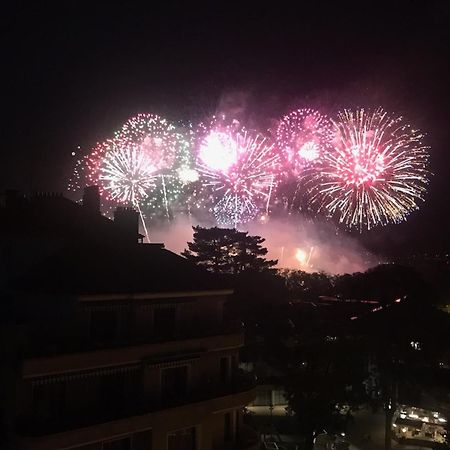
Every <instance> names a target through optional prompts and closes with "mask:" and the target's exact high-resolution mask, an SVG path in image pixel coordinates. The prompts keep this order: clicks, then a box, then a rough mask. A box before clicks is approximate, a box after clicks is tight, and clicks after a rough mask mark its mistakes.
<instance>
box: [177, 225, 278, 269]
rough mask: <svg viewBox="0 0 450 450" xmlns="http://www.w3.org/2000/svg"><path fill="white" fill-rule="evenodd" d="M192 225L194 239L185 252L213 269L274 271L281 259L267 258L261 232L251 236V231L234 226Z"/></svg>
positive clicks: (193, 260)
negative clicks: (209, 226) (210, 226)
mask: <svg viewBox="0 0 450 450" xmlns="http://www.w3.org/2000/svg"><path fill="white" fill-rule="evenodd" d="M192 228H193V230H194V236H193V242H188V249H186V250H184V252H183V253H182V255H183V256H184V257H186V258H187V259H188V260H190V261H192V262H194V263H195V264H197V265H199V266H202V267H205V268H206V269H208V270H209V271H211V272H218V273H228V274H239V273H242V272H244V271H254V272H270V271H273V270H274V269H273V267H274V266H275V265H276V264H277V262H278V261H276V260H267V259H266V258H265V255H267V248H265V247H263V246H262V244H263V243H264V241H265V239H264V238H262V237H260V236H249V234H248V232H246V231H238V230H236V229H233V228H231V229H230V228H218V227H213V228H203V227H200V226H196V227H192Z"/></svg>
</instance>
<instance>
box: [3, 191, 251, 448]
mask: <svg viewBox="0 0 450 450" xmlns="http://www.w3.org/2000/svg"><path fill="white" fill-rule="evenodd" d="M93 197H94V200H95V192H94V196H93ZM32 202H37V203H39V202H41V203H45V208H44V209H45V211H46V214H45V215H44V216H45V217H41V216H40V215H39V214H31V213H30V216H29V217H34V219H33V220H37V222H41V223H35V224H34V226H33V227H32V229H30V232H29V233H28V234H29V235H27V232H26V230H25V229H24V228H23V225H17V227H15V226H14V225H15V224H16V220H18V219H20V217H22V216H23V215H24V214H25V215H26V214H28V213H29V210H30V205H31V203H32ZM19 203H20V205H21V206H20V208H22V211H21V212H20V214H15V215H14V214H12V213H11V208H13V209H14V208H16V207H17V203H14V206H13V207H12V206H11V204H9V205H7V206H4V207H3V208H2V211H1V213H2V214H3V215H4V217H6V219H5V220H3V226H1V227H0V231H1V233H2V239H1V244H2V255H3V257H2V258H3V262H4V265H5V267H10V268H11V267H14V268H15V270H9V272H8V274H7V276H5V279H4V280H3V281H2V291H3V293H4V298H5V299H6V300H5V302H4V307H5V308H6V309H7V312H8V313H7V314H6V315H4V320H3V322H2V333H3V335H4V336H5V337H6V338H7V339H8V340H9V346H8V349H7V350H6V346H5V348H4V349H3V356H2V360H3V366H4V367H5V369H6V370H5V372H4V373H5V374H7V375H5V376H4V383H3V389H2V391H3V392H2V397H3V399H4V400H5V401H4V402H3V408H2V422H3V425H2V427H3V430H4V431H5V435H7V436H8V438H7V439H5V440H4V442H5V445H8V446H9V447H5V448H17V449H24V450H25V449H43V450H53V449H78V450H144V449H145V450H150V449H153V450H155V449H157V450H166V449H167V450H203V449H204V450H210V449H211V450H222V449H256V448H258V440H257V437H256V435H255V433H254V432H253V431H252V430H250V429H249V428H248V427H246V426H245V425H244V423H243V413H242V411H243V408H244V407H245V406H246V405H247V404H248V403H250V402H251V401H252V400H253V398H254V396H255V391H254V380H253V379H252V377H251V376H249V375H248V374H244V373H242V372H240V371H239V369H238V362H239V349H240V347H241V346H242V345H243V332H242V328H241V326H240V325H239V324H236V323H232V322H230V321H228V320H227V318H226V317H225V315H224V308H223V307H224V303H225V302H226V300H227V297H228V296H229V295H230V294H231V293H232V290H231V289H229V288H228V287H227V283H226V282H225V281H224V280H222V279H220V278H217V277H215V276H213V275H211V274H209V273H206V272H204V271H202V270H200V269H199V268H197V267H195V266H192V265H191V264H190V263H189V262H187V261H186V260H185V259H184V258H182V257H179V256H178V255H175V254H174V253H172V252H170V251H168V250H166V249H165V248H164V246H163V245H161V244H143V243H139V240H140V236H139V234H138V232H137V220H138V217H137V214H136V213H135V212H134V211H132V210H121V211H120V213H119V214H118V216H117V217H116V219H117V220H116V223H115V222H114V221H111V220H109V219H106V218H104V217H101V218H100V217H99V213H98V211H96V208H97V207H96V206H95V205H96V201H94V202H91V203H89V202H87V204H88V205H90V206H92V204H94V208H93V209H92V208H91V207H86V203H85V206H84V207H83V206H82V205H78V204H75V203H73V202H70V201H69V200H67V199H64V198H61V197H52V196H41V197H39V199H34V200H27V201H26V202H24V201H23V199H22V200H21V202H19ZM52 203H53V204H55V205H60V206H61V205H63V207H61V208H59V207H57V206H56V207H55V211H53V212H52V213H51V214H49V211H52V208H51V204H52ZM41 207H42V205H41ZM8 208H9V211H8ZM20 208H19V209H20ZM27 208H28V213H27ZM33 208H35V209H36V210H39V206H36V204H35V205H34V206H33ZM42 210H43V209H41V211H42ZM62 211H65V212H64V213H63V212H62ZM68 211H69V213H68ZM61 214H66V216H67V217H66V220H68V221H70V222H71V223H70V224H68V226H67V229H70V233H69V235H65V232H63V231H61V227H64V223H65V219H64V217H61ZM94 215H95V218H94ZM50 216H51V217H50ZM53 216H54V217H53ZM55 217H56V219H55ZM14 218H15V219H16V220H15V219H14ZM89 218H92V222H90V221H89ZM52 222H53V225H52ZM76 223H78V224H79V226H80V227H81V228H82V229H80V231H79V233H77V232H76V231H77V230H76ZM5 224H7V225H5ZM117 224H120V226H117ZM74 236H75V237H76V238H74ZM24 240H25V241H26V242H27V245H26V246H24V245H23V241H24ZM11 242H17V243H18V242H22V246H20V245H18V246H17V248H16V246H14V248H15V250H12V249H11ZM43 243H44V244H43ZM37 248H38V249H39V251H36V250H35V249H37ZM18 249H20V251H19V250H18ZM27 249H28V250H29V251H31V250H30V249H34V250H33V252H34V253H37V255H33V254H30V256H29V258H27V257H26V256H25V255H26V252H27ZM42 249H47V251H43V250H42ZM29 260H31V261H32V263H30V261H29ZM5 305H6V306H5ZM5 317H8V318H9V319H5Z"/></svg>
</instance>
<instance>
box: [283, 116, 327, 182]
mask: <svg viewBox="0 0 450 450" xmlns="http://www.w3.org/2000/svg"><path fill="white" fill-rule="evenodd" d="M332 136H333V133H332V123H331V121H330V120H329V119H328V118H327V117H326V116H324V115H322V114H320V113H319V112H318V111H316V110H314V109H309V108H307V109H298V110H296V111H293V112H291V113H290V114H288V115H286V116H284V117H283V119H281V121H280V124H279V125H278V128H277V132H276V142H277V147H278V149H279V151H280V153H281V155H282V158H283V160H284V161H285V165H286V172H287V173H292V174H293V175H294V176H298V175H299V174H300V173H301V172H302V170H303V169H304V168H305V167H307V166H311V165H313V164H314V163H315V162H316V161H318V160H319V159H320V158H321V157H322V155H323V152H324V150H325V148H326V147H327V146H329V144H330V141H331V139H332Z"/></svg>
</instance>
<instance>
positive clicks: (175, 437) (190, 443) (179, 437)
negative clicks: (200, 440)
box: [167, 427, 197, 450]
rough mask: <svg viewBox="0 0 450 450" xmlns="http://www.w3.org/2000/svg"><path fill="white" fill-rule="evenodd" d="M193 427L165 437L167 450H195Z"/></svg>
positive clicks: (173, 432)
mask: <svg viewBox="0 0 450 450" xmlns="http://www.w3.org/2000/svg"><path fill="white" fill-rule="evenodd" d="M196 449H197V445H196V436H195V427H190V428H184V429H183V430H177V431H172V432H171V433H169V434H168V435H167V450H196Z"/></svg>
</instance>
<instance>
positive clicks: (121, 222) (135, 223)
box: [114, 207, 139, 244]
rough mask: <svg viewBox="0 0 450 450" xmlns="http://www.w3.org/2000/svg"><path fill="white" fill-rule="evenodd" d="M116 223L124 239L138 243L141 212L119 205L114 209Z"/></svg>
mask: <svg viewBox="0 0 450 450" xmlns="http://www.w3.org/2000/svg"><path fill="white" fill-rule="evenodd" d="M114 223H115V224H116V228H117V229H118V230H119V232H120V233H121V234H122V236H123V239H124V241H128V242H129V243H130V244H136V243H137V242H138V237H139V213H138V212H137V211H135V210H134V209H133V208H126V207H118V208H117V209H116V210H115V211H114Z"/></svg>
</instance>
